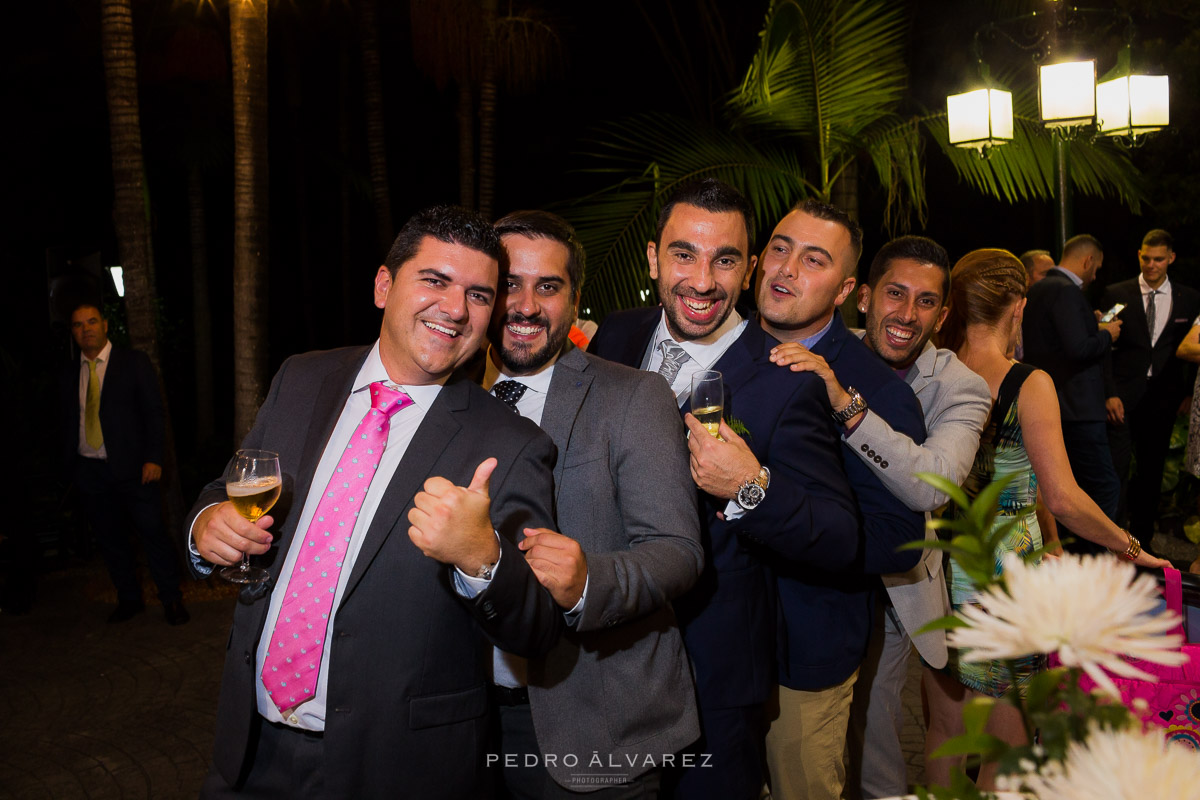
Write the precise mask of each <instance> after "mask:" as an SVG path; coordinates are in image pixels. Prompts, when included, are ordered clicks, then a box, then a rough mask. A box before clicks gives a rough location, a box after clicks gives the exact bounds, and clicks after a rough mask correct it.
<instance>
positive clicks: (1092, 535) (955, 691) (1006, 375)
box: [922, 249, 1168, 789]
mask: <svg viewBox="0 0 1200 800" xmlns="http://www.w3.org/2000/svg"><path fill="white" fill-rule="evenodd" d="M1025 289H1026V279H1025V270H1024V268H1023V267H1022V266H1021V262H1020V261H1019V260H1018V259H1017V257H1016V256H1014V255H1013V254H1012V253H1010V252H1008V251H1007V250H998V249H984V250H975V251H972V252H970V253H968V254H967V255H965V256H963V258H962V259H961V260H959V262H958V263H957V264H955V265H954V269H953V270H952V271H951V273H950V302H949V305H950V313H949V315H948V316H947V317H946V322H945V324H944V325H943V326H942V329H941V333H940V335H939V337H938V346H939V347H946V348H949V349H951V350H953V351H954V352H955V353H956V354H957V355H958V358H959V359H960V360H961V361H962V362H963V363H964V364H966V365H967V366H968V367H970V368H971V369H972V370H974V371H975V372H976V373H978V374H979V375H980V376H981V377H983V379H984V380H985V381H987V384H988V388H989V389H990V390H991V393H992V397H993V400H994V403H993V409H992V417H991V420H990V421H989V423H988V426H987V428H986V429H985V430H984V433H983V436H982V437H981V439H980V443H979V451H978V452H977V453H976V455H975V463H974V465H973V466H972V468H971V473H970V475H969V476H968V477H967V479H966V481H964V482H963V489H964V490H965V491H966V492H967V495H968V496H969V497H971V498H974V497H975V496H976V495H977V494H978V493H979V492H980V491H981V490H982V489H983V488H984V487H985V486H987V485H988V484H989V483H991V482H992V481H993V480H994V479H996V478H1000V477H1004V476H1007V475H1013V474H1015V475H1016V476H1017V477H1015V478H1013V479H1012V482H1011V483H1010V484H1009V485H1008V487H1007V488H1006V489H1005V491H1004V493H1003V494H1002V496H1001V497H1000V507H999V513H998V515H997V517H996V521H995V523H994V524H995V525H997V526H1000V525H1004V524H1006V523H1008V522H1011V521H1012V520H1013V519H1014V518H1015V519H1017V520H1018V522H1017V524H1016V525H1015V526H1013V529H1012V531H1011V532H1010V533H1009V534H1008V536H1007V537H1006V539H1005V541H1004V544H1003V547H1002V550H1003V552H1015V553H1018V554H1020V555H1024V554H1026V553H1030V552H1032V551H1034V550H1036V549H1038V548H1039V547H1041V545H1042V535H1041V530H1040V528H1039V526H1038V523H1037V517H1036V514H1035V513H1034V512H1035V508H1036V506H1037V496H1038V487H1039V486H1040V487H1041V493H1042V501H1043V502H1044V503H1045V505H1046V507H1047V508H1048V509H1049V511H1050V513H1051V514H1052V515H1053V516H1054V517H1055V518H1056V519H1058V520H1061V521H1062V523H1063V524H1064V525H1066V526H1067V527H1069V528H1070V529H1071V530H1073V531H1076V532H1078V533H1079V534H1080V535H1081V536H1084V537H1085V538H1087V539H1089V540H1091V541H1093V542H1095V543H1097V544H1100V545H1103V546H1104V547H1107V548H1109V549H1110V550H1112V551H1114V552H1115V553H1118V554H1121V555H1122V556H1124V557H1125V558H1128V559H1130V560H1132V561H1134V563H1137V564H1141V565H1143V566H1151V567H1164V566H1168V562H1166V561H1164V560H1162V559H1159V558H1155V557H1154V556H1152V555H1150V554H1149V553H1147V552H1145V551H1143V550H1141V548H1140V545H1139V544H1138V541H1137V540H1136V539H1134V538H1133V537H1132V536H1131V535H1130V534H1129V533H1128V532H1127V531H1124V530H1122V529H1121V528H1119V527H1117V525H1116V524H1114V523H1113V522H1112V521H1111V520H1109V519H1108V517H1107V516H1105V515H1104V512H1103V511H1101V510H1100V508H1099V506H1097V505H1096V503H1095V502H1094V501H1093V500H1092V499H1091V498H1090V497H1088V496H1087V495H1086V494H1085V493H1084V492H1083V490H1082V489H1080V488H1079V485H1078V484H1077V483H1076V482H1075V477H1074V476H1073V475H1072V473H1071V466H1070V463H1069V462H1068V461H1067V452H1066V448H1065V447H1064V446H1063V438H1062V421H1061V419H1060V418H1059V409H1058V397H1057V395H1056V394H1055V391H1054V382H1053V381H1052V380H1051V378H1050V376H1049V375H1047V374H1046V373H1045V372H1042V371H1041V370H1037V369H1034V368H1033V367H1030V366H1028V365H1027V364H1022V363H1020V362H1017V361H1014V360H1012V359H1011V358H1010V357H1009V355H1008V354H1009V353H1011V352H1012V351H1013V346H1014V345H1015V343H1016V337H1017V335H1018V333H1019V332H1020V330H1021V317H1022V314H1023V313H1024V310H1025ZM1000 568H1001V562H1000V558H999V557H998V558H997V560H996V572H997V574H999V572H1000ZM946 580H947V582H948V583H949V585H950V599H951V602H952V603H953V604H954V606H955V607H956V608H957V607H959V606H961V605H963V604H966V603H970V602H972V601H973V598H974V594H975V591H976V590H975V587H974V586H973V585H972V583H971V580H970V578H969V577H968V576H967V575H966V574H965V573H963V571H962V570H961V569H960V568H958V567H957V565H956V564H955V563H954V560H953V559H950V560H949V562H948V564H947V569H946ZM1042 668H1044V663H1043V660H1042V659H1041V658H1028V659H1025V660H1023V661H1022V662H1020V663H1018V669H1017V674H1016V681H1017V688H1018V690H1020V691H1023V687H1024V684H1025V683H1026V682H1027V681H1028V680H1029V678H1030V677H1031V676H1032V675H1033V674H1034V673H1035V672H1037V671H1038V670H1039V669H1042ZM1009 685H1010V675H1009V673H1008V670H1007V668H1006V667H1005V665H1004V664H1003V663H1000V662H984V663H976V664H965V663H963V662H962V661H961V659H959V658H958V654H957V653H954V652H952V653H951V655H950V663H949V664H948V665H947V666H946V668H945V669H944V670H933V669H930V668H928V667H926V669H925V670H924V676H923V687H922V688H923V690H924V691H923V694H924V695H925V699H926V703H927V729H928V733H927V737H926V742H925V755H926V770H927V773H928V777H929V780H930V782H932V783H935V784H940V785H943V786H946V785H949V780H950V771H951V768H952V767H953V766H954V764H955V762H956V759H954V758H942V759H937V760H931V759H930V758H929V755H930V754H931V753H932V752H934V751H935V750H936V749H937V748H938V747H940V746H941V745H942V744H943V743H944V742H945V741H946V740H947V739H948V738H950V737H952V736H955V735H957V734H959V733H962V732H963V723H962V708H963V705H964V704H965V703H966V701H967V700H969V699H971V698H972V697H974V696H979V695H990V696H992V697H1000V696H1001V695H1003V694H1004V693H1005V692H1006V691H1007V690H1008V688H1009ZM988 732H989V733H992V734H994V735H996V736H999V737H1000V738H1002V739H1004V740H1005V741H1007V742H1009V743H1012V744H1020V743H1023V742H1024V741H1025V731H1024V727H1023V725H1022V723H1021V719H1020V716H1019V713H1018V712H1017V710H1016V708H1014V707H1013V706H1011V705H1009V704H1006V703H998V704H996V706H995V707H994V709H993V711H992V715H991V719H990V720H989V722H988ZM993 783H994V765H993V766H992V767H990V768H989V767H985V768H984V769H983V770H981V772H980V775H979V785H980V787H981V788H985V789H991V788H992V787H993Z"/></svg>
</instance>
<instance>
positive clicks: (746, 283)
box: [742, 256, 758, 292]
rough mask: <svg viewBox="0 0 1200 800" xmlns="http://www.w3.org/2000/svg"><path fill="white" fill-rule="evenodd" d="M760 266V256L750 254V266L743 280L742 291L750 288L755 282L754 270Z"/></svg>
mask: <svg viewBox="0 0 1200 800" xmlns="http://www.w3.org/2000/svg"><path fill="white" fill-rule="evenodd" d="M757 267H758V256H750V266H749V267H748V268H747V269H746V277H745V279H744V280H742V291H743V292H744V291H746V290H747V289H749V288H750V284H751V283H753V282H754V270H755V269H756V268H757Z"/></svg>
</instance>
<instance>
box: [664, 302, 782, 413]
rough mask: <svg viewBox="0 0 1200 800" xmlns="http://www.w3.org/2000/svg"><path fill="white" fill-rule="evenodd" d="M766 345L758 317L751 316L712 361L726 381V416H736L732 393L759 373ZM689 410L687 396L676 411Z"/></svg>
mask: <svg viewBox="0 0 1200 800" xmlns="http://www.w3.org/2000/svg"><path fill="white" fill-rule="evenodd" d="M773 345H774V341H773V340H772V342H771V346H773ZM769 349H770V348H769V346H768V337H767V334H766V332H765V331H764V330H763V329H762V326H760V325H759V324H758V319H756V318H755V317H751V318H750V319H748V320H747V321H746V327H745V329H744V330H743V331H742V335H741V336H739V337H738V338H737V339H735V340H734V342H733V344H731V345H730V346H729V349H728V350H726V351H725V352H724V353H722V354H721V357H720V358H718V359H717V361H716V363H715V364H713V365H712V367H711V369H715V370H717V371H718V372H720V373H721V382H722V383H723V384H724V385H725V418H726V419H731V418H733V417H734V416H735V414H734V410H733V395H734V394H735V393H736V392H738V391H739V390H740V389H741V388H742V387H743V386H745V385H746V382H747V381H749V380H750V379H751V378H753V377H754V376H755V375H757V374H758V372H759V369H760V366H759V363H758V362H760V361H762V360H763V359H764V358H766V356H767V351H768V350H769ZM691 410H692V400H691V398H690V397H689V398H688V401H687V402H686V403H684V404H683V407H682V408H681V409H679V413H680V414H683V413H684V412H686V411H691Z"/></svg>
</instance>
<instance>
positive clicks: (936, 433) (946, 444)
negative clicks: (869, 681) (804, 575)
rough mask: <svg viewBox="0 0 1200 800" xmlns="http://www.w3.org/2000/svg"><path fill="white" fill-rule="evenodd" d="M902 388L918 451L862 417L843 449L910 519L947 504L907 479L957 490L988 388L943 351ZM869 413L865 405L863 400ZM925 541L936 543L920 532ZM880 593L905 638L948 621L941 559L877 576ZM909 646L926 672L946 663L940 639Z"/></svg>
mask: <svg viewBox="0 0 1200 800" xmlns="http://www.w3.org/2000/svg"><path fill="white" fill-rule="evenodd" d="M908 385H909V386H910V387H911V388H912V390H913V393H914V394H916V396H917V400H918V401H920V403H921V411H922V413H923V414H924V415H925V429H926V430H927V431H928V437H927V438H926V439H925V443H924V444H922V445H918V444H916V443H914V442H913V440H912V439H910V438H908V437H907V436H905V435H904V434H902V433H896V432H895V431H893V430H892V428H891V427H890V426H889V425H888V424H887V423H886V422H884V421H883V420H882V419H880V417H879V416H878V415H876V414H872V413H871V412H870V411H868V412H867V414H866V416H865V417H864V418H863V421H862V422H861V423H860V424H859V426H858V427H857V428H855V429H854V432H853V433H852V434H850V435H849V436H847V437H846V439H845V442H846V445H847V446H848V447H849V448H850V450H851V451H853V452H854V454H855V455H857V456H858V457H859V458H860V459H862V461H863V462H864V463H866V464H867V466H869V467H871V469H873V470H874V471H875V474H876V475H878V476H879V480H880V481H882V482H883V485H884V486H886V487H887V489H888V491H890V492H891V493H892V494H894V495H895V496H896V497H897V498H899V499H900V500H902V501H903V502H904V504H905V505H907V506H908V507H909V508H911V509H913V510H914V511H927V512H928V511H933V510H934V509H936V508H938V507H939V506H941V505H942V504H944V503H945V502H946V500H947V497H946V496H945V495H944V494H942V493H941V492H938V491H936V490H935V489H934V488H933V487H932V486H930V485H929V484H927V483H925V482H924V481H922V480H920V479H918V478H916V477H915V476H914V474H915V473H917V472H934V473H937V474H939V475H944V476H945V477H947V478H949V479H950V480H952V481H954V482H955V483H962V482H963V480H964V479H965V478H966V477H967V473H968V472H969V471H970V469H971V464H972V463H973V462H974V460H975V452H976V451H977V450H978V449H979V435H980V433H981V432H982V431H983V426H984V425H985V424H986V423H987V418H988V415H989V414H990V413H991V410H992V397H991V393H990V392H989V391H988V386H987V382H986V381H984V379H983V378H981V377H979V376H978V375H976V374H975V373H974V372H972V371H971V370H970V369H968V368H967V367H966V366H964V365H963V363H962V362H961V361H959V360H958V358H957V357H955V355H954V353H952V352H950V351H949V350H939V349H938V348H936V347H934V346H933V345H932V344H931V343H929V342H926V343H925V349H924V350H922V351H921V355H920V356H918V357H917V360H916V362H915V363H914V364H913V366H912V369H911V370H909V373H908ZM866 400H867V403H868V405H869V404H870V402H871V398H869V397H868V398H866ZM925 538H926V539H932V538H936V537H935V534H934V533H933V532H932V531H931V530H928V529H926V531H925ZM883 585H884V586H886V587H887V591H888V596H889V597H890V598H891V600H892V605H893V606H894V607H895V609H896V614H897V615H898V616H899V617H900V622H901V623H902V624H903V625H904V629H905V630H906V631H908V632H909V635H912V632H913V631H915V630H917V629H919V628H920V627H921V626H922V625H924V624H925V623H927V622H929V621H930V620H933V619H937V618H938V617H941V616H945V615H946V614H949V613H950V599H949V597H948V595H947V594H946V581H945V578H944V577H943V574H942V551H941V550H926V551H925V552H924V555H923V556H922V558H921V561H920V563H918V564H917V565H916V566H915V567H913V568H912V569H911V570H909V571H908V572H902V573H897V574H894V575H884V576H883ZM913 644H915V645H916V647H917V652H919V653H920V654H921V657H922V658H924V659H925V660H926V661H927V662H928V663H929V665H930V666H932V667H936V668H940V667H942V666H944V665H945V663H946V633H945V631H940V630H939V631H931V632H929V633H924V634H921V635H920V636H916V637H913Z"/></svg>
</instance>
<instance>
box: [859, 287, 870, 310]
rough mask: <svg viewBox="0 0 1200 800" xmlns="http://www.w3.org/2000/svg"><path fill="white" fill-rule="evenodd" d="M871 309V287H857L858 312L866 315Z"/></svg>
mask: <svg viewBox="0 0 1200 800" xmlns="http://www.w3.org/2000/svg"><path fill="white" fill-rule="evenodd" d="M870 308H871V287H870V286H867V285H866V284H865V283H864V284H863V285H861V286H859V287H858V310H859V311H861V312H862V313H864V314H865V313H867V311H869V310H870Z"/></svg>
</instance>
